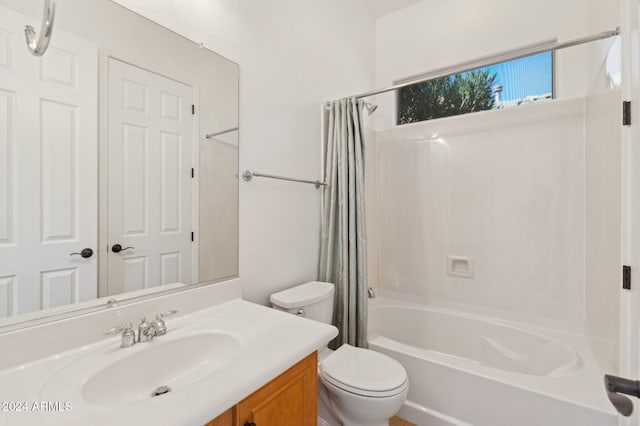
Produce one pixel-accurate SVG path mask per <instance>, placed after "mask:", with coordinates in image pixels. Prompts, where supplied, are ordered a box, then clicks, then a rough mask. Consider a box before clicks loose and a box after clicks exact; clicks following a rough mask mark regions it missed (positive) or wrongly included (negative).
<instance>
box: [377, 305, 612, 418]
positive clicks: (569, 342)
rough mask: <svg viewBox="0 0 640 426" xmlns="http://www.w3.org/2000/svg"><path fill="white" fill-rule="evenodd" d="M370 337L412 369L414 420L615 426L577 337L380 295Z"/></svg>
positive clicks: (409, 410) (406, 411) (406, 413)
mask: <svg viewBox="0 0 640 426" xmlns="http://www.w3.org/2000/svg"><path fill="white" fill-rule="evenodd" d="M409 325H410V326H409ZM369 336H370V338H369V346H370V348H371V349H374V350H376V351H380V352H382V353H384V354H386V355H389V356H391V357H393V358H395V359H396V360H398V361H400V363H401V364H402V365H403V366H404V367H405V369H406V370H407V373H408V374H409V381H410V383H411V387H410V389H409V396H408V400H407V403H406V404H405V406H404V407H403V408H402V410H401V411H400V415H401V416H402V417H404V418H406V419H408V420H411V421H413V422H415V423H417V424H429V425H431V424H433V425H438V426H440V425H443V426H444V425H446V426H449V425H458V426H460V425H466V424H473V425H491V426H511V425H514V424H517V425H519V426H537V425H541V424H548V425H556V424H563V425H571V426H572V425H576V426H577V425H594V426H595V425H598V426H614V425H616V424H617V416H616V414H615V411H614V410H613V407H612V406H611V404H610V403H609V401H608V400H607V397H606V395H605V392H604V388H603V385H602V375H601V374H600V372H599V370H598V368H597V366H596V363H595V361H594V359H593V356H592V355H591V351H590V350H589V346H588V344H587V342H586V341H585V338H584V337H582V336H580V335H575V334H569V333H565V332H559V331H553V330H548V329H543V328H537V327H534V326H529V325H523V324H518V323H513V322H508V321H504V320H497V319H493V318H489V317H482V316H479V315H472V314H467V313H462V312H457V311H454V310H450V309H444V308H439V307H433V306H425V305H419V304H414V303H410V302H406V301H400V300H394V299H388V298H385V297H378V298H377V299H375V300H373V301H372V303H371V304H370V310H369ZM425 378H428V379H426V380H425ZM487 407H493V408H492V409H490V410H487Z"/></svg>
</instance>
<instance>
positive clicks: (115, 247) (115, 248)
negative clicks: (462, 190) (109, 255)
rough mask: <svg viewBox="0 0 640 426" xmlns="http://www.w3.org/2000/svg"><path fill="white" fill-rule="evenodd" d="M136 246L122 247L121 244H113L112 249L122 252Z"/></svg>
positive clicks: (115, 251)
mask: <svg viewBox="0 0 640 426" xmlns="http://www.w3.org/2000/svg"><path fill="white" fill-rule="evenodd" d="M134 249H135V247H122V246H121V245H120V244H114V245H112V246H111V251H112V252H114V253H120V252H121V251H124V250H134Z"/></svg>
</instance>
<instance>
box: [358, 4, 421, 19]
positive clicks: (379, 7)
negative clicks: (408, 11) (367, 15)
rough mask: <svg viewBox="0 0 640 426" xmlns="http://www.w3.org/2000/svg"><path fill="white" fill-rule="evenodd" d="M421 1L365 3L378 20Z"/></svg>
mask: <svg viewBox="0 0 640 426" xmlns="http://www.w3.org/2000/svg"><path fill="white" fill-rule="evenodd" d="M419 1H420V0H364V3H365V4H366V5H367V6H368V7H369V9H370V10H371V13H373V15H374V16H375V17H376V19H377V18H380V17H382V16H384V15H388V14H390V13H393V12H395V11H396V10H399V9H402V8H405V7H407V6H410V5H412V4H414V3H418V2H419Z"/></svg>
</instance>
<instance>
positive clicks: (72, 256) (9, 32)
mask: <svg viewBox="0 0 640 426" xmlns="http://www.w3.org/2000/svg"><path fill="white" fill-rule="evenodd" d="M45 3H46V2H45V1H43V0H0V331H2V330H7V327H9V328H15V327H16V326H20V325H24V324H30V323H32V322H30V321H32V320H34V319H36V320H43V318H50V317H51V316H52V315H54V316H55V315H59V314H60V313H66V314H68V313H69V312H77V311H78V310H79V309H98V308H100V307H102V308H104V306H105V305H108V303H109V301H112V300H116V301H117V302H120V301H122V300H124V299H128V298H132V297H143V296H145V297H152V296H153V295H156V294H159V293H160V292H162V293H164V292H166V291H179V290H178V289H184V288H188V287H189V286H191V285H194V284H199V283H212V282H216V281H220V280H223V279H226V278H230V277H233V276H236V275H237V273H238V136H239V123H238V78H239V66H238V65H237V64H236V63H234V62H231V61H229V60H227V59H225V58H223V57H222V56H220V55H218V54H216V53H214V52H212V51H210V50H207V49H205V48H202V47H201V46H199V45H198V44H196V43H194V42H193V41H190V40H187V39H185V38H183V37H182V36H180V35H178V34H176V33H173V32H171V31H169V30H167V29H166V28H163V27H161V26H159V25H158V24H156V23H154V22H151V21H149V20H147V19H146V18H144V17H142V16H139V15H137V14H135V13H134V12H132V11H130V10H128V9H126V8H124V7H122V6H120V5H118V4H116V3H114V2H112V1H110V0H57V1H56V2H55V3H56V9H55V21H54V27H53V33H52V37H51V42H50V45H49V47H48V50H47V51H46V52H45V53H44V55H42V56H40V57H38V56H35V55H33V54H32V53H31V52H30V50H29V48H28V46H27V42H26V40H25V26H26V25H31V26H32V27H33V28H34V29H35V31H36V32H37V33H40V29H41V27H42V15H43V8H44V7H45ZM38 35H39V34H38ZM111 304H112V305H113V302H111Z"/></svg>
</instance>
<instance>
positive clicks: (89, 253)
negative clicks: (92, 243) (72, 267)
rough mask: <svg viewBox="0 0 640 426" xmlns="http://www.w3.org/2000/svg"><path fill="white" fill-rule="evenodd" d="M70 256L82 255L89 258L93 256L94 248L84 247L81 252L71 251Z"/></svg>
mask: <svg viewBox="0 0 640 426" xmlns="http://www.w3.org/2000/svg"><path fill="white" fill-rule="evenodd" d="M70 256H82V257H83V258H85V259H88V258H90V257H91V256H93V250H91V249H90V248H86V249H83V250H82V251H81V252H80V253H71V254H70Z"/></svg>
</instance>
